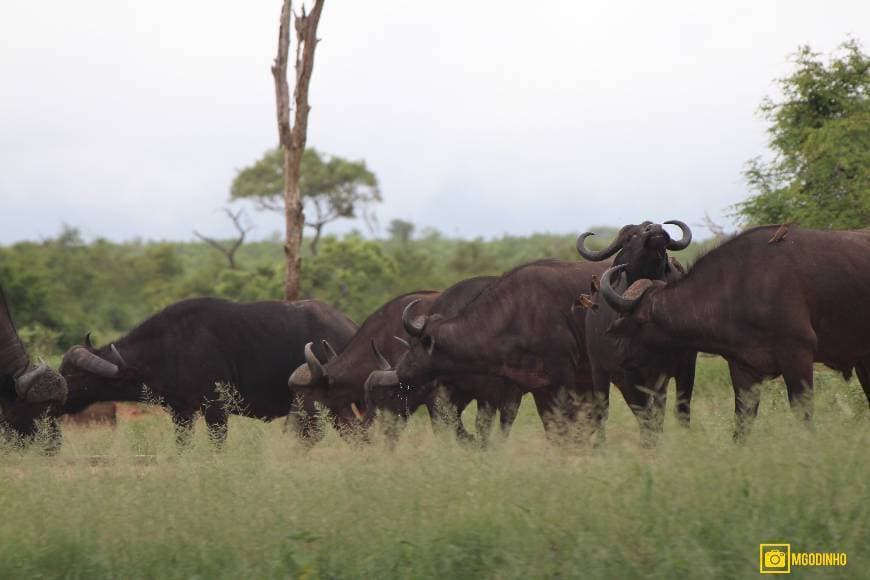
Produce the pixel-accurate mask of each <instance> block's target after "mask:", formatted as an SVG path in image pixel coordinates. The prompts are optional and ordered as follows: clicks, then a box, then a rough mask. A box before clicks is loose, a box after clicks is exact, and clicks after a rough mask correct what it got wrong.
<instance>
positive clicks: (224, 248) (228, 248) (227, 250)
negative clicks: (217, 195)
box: [193, 207, 253, 270]
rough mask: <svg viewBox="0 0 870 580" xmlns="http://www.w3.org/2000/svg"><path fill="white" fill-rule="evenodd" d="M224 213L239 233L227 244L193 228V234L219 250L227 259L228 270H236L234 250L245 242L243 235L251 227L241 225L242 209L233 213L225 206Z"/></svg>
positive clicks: (246, 233)
mask: <svg viewBox="0 0 870 580" xmlns="http://www.w3.org/2000/svg"><path fill="white" fill-rule="evenodd" d="M224 213H225V214H227V217H228V218H230V221H232V222H233V226H234V227H235V228H236V231H237V232H238V233H239V237H237V238H235V239H234V240H231V241H230V243H229V244H226V245H225V244H224V242H221V241H218V240H216V239H215V238H209V237H207V236H204V235H202V234H201V233H199V232H198V231H196V230H193V235H195V236H196V237H197V238H199V239H200V240H202V241H203V242H205V243H206V244H208V245H209V246H211V247H212V248H214V249H215V250H217V251H218V252H220V253H221V254H223V255H224V257H226V259H227V263H228V266H229V268H230V270H237V269H238V266H237V265H236V252H238V251H239V248H241V247H242V244H244V243H245V236H246V235H248V232H250V231H251V230H252V229H253V228H252V227H250V226H248V227H245V226H243V225H242V215H243V214H244V213H245V212H244V210H239V211H237V212H235V213H233V212H232V211H230V208H228V207H225V208H224Z"/></svg>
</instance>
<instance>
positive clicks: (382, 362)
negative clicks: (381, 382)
mask: <svg viewBox="0 0 870 580" xmlns="http://www.w3.org/2000/svg"><path fill="white" fill-rule="evenodd" d="M371 345H372V352H373V353H375V357H376V358H377V359H378V366H379V367H380V368H381V370H382V371H388V370H390V369H391V368H393V366H392V365H391V364H390V361H388V360H387V357H385V356H384V355H383V354H381V351H379V350H378V346H377V345H376V344H375V341H374V339H372V341H371Z"/></svg>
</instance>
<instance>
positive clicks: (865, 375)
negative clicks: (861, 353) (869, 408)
mask: <svg viewBox="0 0 870 580" xmlns="http://www.w3.org/2000/svg"><path fill="white" fill-rule="evenodd" d="M868 366H870V360H862V361H861V362H859V363H858V364H856V365H855V374H856V375H858V381H859V382H860V383H861V387H863V389H864V395H865V396H866V397H867V403H868V404H870V371H868Z"/></svg>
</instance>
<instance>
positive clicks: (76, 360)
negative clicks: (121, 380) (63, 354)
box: [67, 346, 118, 379]
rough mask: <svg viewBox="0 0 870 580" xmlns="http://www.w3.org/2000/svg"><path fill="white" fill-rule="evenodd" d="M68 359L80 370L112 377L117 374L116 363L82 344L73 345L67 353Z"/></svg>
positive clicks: (108, 377)
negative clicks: (101, 356)
mask: <svg viewBox="0 0 870 580" xmlns="http://www.w3.org/2000/svg"><path fill="white" fill-rule="evenodd" d="M67 357H68V359H69V361H70V362H71V363H72V364H74V365H75V366H77V367H79V368H80V369H82V370H86V371H88V372H91V373H94V374H95V375H97V376H101V377H105V378H107V379H112V378H115V377H116V376H118V365H116V364H113V363H110V362H109V361H107V360H106V359H104V358H100V357H99V356H97V355H95V354H94V353H92V352H91V351H89V350H88V349H87V348H85V347H83V346H76V347H73V348H72V350H70V351H69V354H68V355H67Z"/></svg>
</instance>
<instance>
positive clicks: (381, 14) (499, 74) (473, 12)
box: [0, 0, 870, 244]
mask: <svg viewBox="0 0 870 580" xmlns="http://www.w3.org/2000/svg"><path fill="white" fill-rule="evenodd" d="M296 4H298V2H297V3H296ZM279 11H280V0H268V1H266V0H247V1H242V0H208V1H206V0H184V1H178V0H171V1H170V0H150V1H149V2H141V1H135V2H134V1H129V0H82V1H81V2H68V1H60V0H43V1H40V2H33V1H31V0H4V1H3V4H2V7H0V74H2V82H0V201H2V206H0V243H4V244H5V243H10V242H14V241H16V240H22V239H39V238H43V237H48V236H53V235H55V234H56V233H57V232H58V231H59V229H60V227H61V224H62V223H68V224H71V225H75V226H78V227H80V228H82V230H83V231H84V233H85V235H86V236H87V237H94V236H104V237H109V238H112V239H118V240H120V239H129V238H133V237H143V238H147V239H189V238H191V231H192V230H193V229H197V230H200V231H203V232H207V233H211V234H215V235H221V234H228V233H229V232H230V231H231V229H230V228H229V227H228V225H227V223H226V220H225V218H224V217H223V216H222V215H221V214H220V213H219V211H218V210H219V208H220V207H221V206H223V205H225V204H226V202H227V197H228V189H229V184H230V182H231V181H232V178H233V176H234V175H235V173H236V171H237V169H238V168H241V167H243V166H245V165H247V164H249V163H251V162H252V161H254V160H255V159H256V158H258V157H259V156H260V154H261V153H262V152H263V151H264V150H265V149H267V148H269V147H271V146H273V145H274V144H275V143H276V141H277V137H276V129H275V102H274V92H273V91H274V88H273V84H272V77H271V74H270V71H269V66H270V63H271V60H272V58H273V57H274V53H275V47H276V37H277V23H278V14H279ZM847 35H852V36H853V37H855V38H858V39H859V40H861V41H863V42H864V43H865V47H867V44H868V42H870V3H868V2H864V1H858V0H854V1H845V0H828V1H826V2H819V1H818V0H814V1H803V0H800V1H797V0H790V1H781V2H775V1H770V0H751V1H742V0H739V1H737V0H729V1H728V2H697V1H659V2H648V1H635V2H626V1H614V2H595V3H591V2H577V1H574V0H563V1H553V2H547V3H543V2H529V1H526V2H509V1H506V0H475V1H473V2H468V1H465V2H455V1H454V2H432V1H423V0H393V1H388V0H377V1H374V2H361V1H359V0H327V2H326V6H325V9H324V13H323V19H322V21H321V27H320V35H319V36H320V37H321V39H322V41H321V44H320V46H319V47H318V51H317V61H316V65H315V72H314V78H313V81H312V89H311V101H312V105H313V110H312V113H311V120H310V127H309V144H311V145H314V146H316V147H318V148H319V149H322V150H324V151H327V152H330V153H333V154H336V155H341V156H344V157H349V158H364V159H365V160H366V161H367V162H368V164H369V166H370V167H371V168H372V169H373V170H374V171H375V172H376V173H377V175H378V177H379V178H380V181H381V185H382V191H383V194H384V198H385V202H384V204H383V205H382V206H381V207H379V208H378V210H377V213H378V216H379V218H380V221H381V223H382V224H386V223H388V222H389V220H390V219H393V218H403V219H408V220H412V221H414V222H415V223H417V224H418V225H420V226H434V227H437V228H439V229H441V230H443V231H444V232H446V233H448V234H451V235H460V236H478V235H480V236H486V237H489V236H498V235H501V234H504V233H510V234H525V233H529V232H541V231H549V232H573V231H578V230H582V229H584V228H586V227H588V226H592V225H597V224H615V225H621V224H624V223H634V222H638V221H641V220H644V219H651V220H657V221H661V220H665V219H670V218H680V219H683V220H685V221H687V222H689V223H696V222H698V221H699V220H700V219H701V218H702V216H703V215H704V213H705V212H709V214H710V215H711V216H712V217H713V218H714V219H716V220H719V221H722V222H724V223H729V220H728V218H727V213H728V206H730V205H731V204H733V203H735V202H737V201H739V200H740V199H742V198H743V197H745V196H746V194H747V190H746V186H745V184H744V182H743V180H742V177H741V169H742V167H743V164H744V163H745V161H746V160H747V159H749V158H751V157H753V156H755V155H757V154H760V153H763V152H764V148H765V134H764V123H763V122H762V120H761V119H759V118H758V116H757V115H756V111H757V108H758V104H759V103H760V101H761V99H762V98H763V97H764V95H767V94H773V93H774V91H775V85H774V83H773V79H775V78H777V77H781V76H783V75H785V74H786V73H787V72H788V71H789V64H788V59H787V55H788V54H790V53H792V52H793V51H794V50H795V49H796V48H797V46H798V45H800V44H804V43H809V44H811V45H812V46H813V47H814V48H815V49H816V50H819V51H823V52H828V51H830V50H832V49H833V48H834V47H836V45H838V44H839V43H840V42H842V41H843V40H844V39H845V38H846V37H847ZM250 214H251V221H252V222H253V223H254V224H256V230H255V233H256V235H259V236H261V237H265V236H268V235H269V234H271V233H272V232H274V231H276V230H278V229H279V228H280V227H281V223H280V218H279V216H277V215H272V214H262V213H256V212H253V211H251V212H250ZM352 227H361V224H359V223H352V222H348V223H345V224H343V225H336V226H333V231H345V230H347V229H349V228H352ZM699 233H700V232H699Z"/></svg>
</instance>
